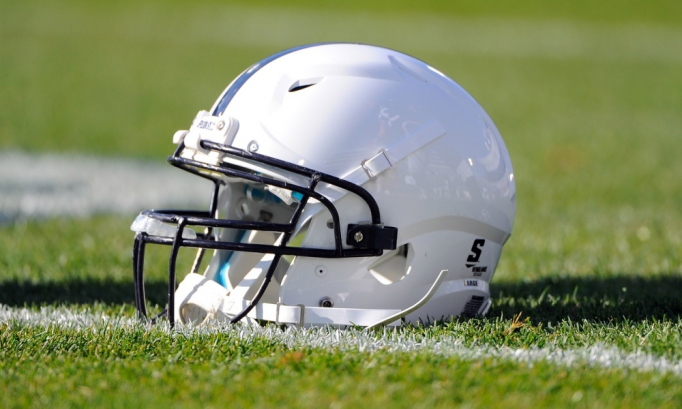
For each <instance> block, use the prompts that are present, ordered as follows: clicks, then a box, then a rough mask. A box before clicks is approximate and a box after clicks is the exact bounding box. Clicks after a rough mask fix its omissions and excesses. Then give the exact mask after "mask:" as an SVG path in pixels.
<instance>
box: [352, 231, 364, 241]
mask: <svg viewBox="0 0 682 409" xmlns="http://www.w3.org/2000/svg"><path fill="white" fill-rule="evenodd" d="M353 238H354V239H355V242H356V243H360V242H361V241H362V240H363V239H364V238H365V236H364V235H363V234H362V232H361V231H356V232H355V235H353Z"/></svg>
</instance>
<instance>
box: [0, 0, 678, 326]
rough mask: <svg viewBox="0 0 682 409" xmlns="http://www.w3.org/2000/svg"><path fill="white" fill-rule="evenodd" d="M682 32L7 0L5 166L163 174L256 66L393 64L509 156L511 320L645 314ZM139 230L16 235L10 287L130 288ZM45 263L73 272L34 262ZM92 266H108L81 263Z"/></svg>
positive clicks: (1, 142) (587, 5)
mask: <svg viewBox="0 0 682 409" xmlns="http://www.w3.org/2000/svg"><path fill="white" fill-rule="evenodd" d="M681 16H682V2H679V1H649V2H640V1H615V0H611V1H602V2H591V1H571V2H546V1H528V2H523V3H521V4H519V3H516V2H514V3H512V2H499V1H490V2H473V1H425V2H419V3H417V2H413V1H396V0H393V1H375V2H361V1H346V2H343V3H341V2H332V1H321V2H316V3H315V4H314V5H312V4H311V3H309V2H304V1H293V2H287V3H286V5H284V4H283V3H281V2H276V1H264V0H259V1H236V2H235V1H232V2H218V1H195V2H192V3H185V2H180V1H173V2H160V1H158V2H157V1H132V0H130V1H126V0H119V1H111V2H106V3H93V2H87V1H75V0H74V1H64V0H58V1H50V2H45V1H41V2H39V1H32V0H29V1H22V2H16V1H8V0H0V96H2V98H0V149H4V150H10V151H11V150H26V151H33V152H45V151H50V152H52V151H58V152H81V153H89V154H94V155H108V156H109V155H110V156H127V157H137V158H141V159H149V160H153V161H158V162H160V163H161V162H163V161H164V159H165V157H166V156H167V155H168V154H169V153H170V152H171V150H172V148H173V146H172V144H171V136H172V134H173V132H174V131H175V130H177V129H184V128H187V126H188V125H189V124H190V121H191V119H192V118H193V117H194V114H195V113H196V112H197V111H198V110H200V109H207V108H209V107H210V106H211V104H212V102H213V101H214V99H215V98H216V97H217V96H218V94H219V93H220V92H221V91H222V89H223V88H224V87H225V86H227V84H228V83H229V82H230V81H231V80H232V79H233V78H234V77H235V76H237V75H238V74H239V73H240V72H241V71H242V70H244V69H245V68H247V67H248V66H249V65H251V64H252V63H254V62H256V61H259V60H260V59H262V58H264V57H266V56H268V55H270V54H272V53H274V52H277V51H279V50H282V49H285V48H288V47H291V46H295V45H299V44H303V43H312V42H322V41H350V42H362V43H370V44H376V45H381V46H386V47H390V48H394V49H397V50H400V51H403V52H406V53H408V54H411V55H413V56H415V57H417V58H420V59H422V60H425V61H427V62H428V63H430V64H431V65H433V66H434V67H436V68H438V69H439V70H441V71H443V72H444V73H446V74H447V75H449V76H450V77H451V78H453V79H455V80H456V81H457V82H459V83H460V84H461V85H462V86H463V87H464V88H465V89H467V90H468V91H469V92H470V93H471V94H472V95H473V96H474V97H475V98H476V99H477V100H478V101H479V102H480V103H481V104H482V105H483V107H484V108H485V109H486V110H487V111H488V113H489V114H490V115H491V117H492V118H493V120H494V121H495V122H496V124H497V126H498V128H499V129H500V131H501V133H502V135H503V137H504V139H505V141H506V143H507V146H508V148H509V151H510V153H511V156H512V160H513V164H514V167H515V174H516V180H517V187H518V194H517V197H518V216H517V223H516V226H515V230H514V233H513V235H512V238H511V239H510V241H509V243H508V245H507V247H506V249H505V253H504V254H503V259H502V262H501V264H500V268H499V270H498V274H497V275H496V278H495V279H494V283H496V284H497V286H496V285H493V288H494V289H495V288H497V289H496V290H494V291H496V292H497V293H496V295H497V297H498V300H501V301H498V302H499V303H501V304H498V310H500V309H501V310H502V311H507V312H510V311H511V312H513V311H514V308H517V306H518V298H519V297H523V295H524V294H530V295H532V296H533V297H534V299H537V298H538V297H540V296H541V295H542V292H543V291H544V289H545V288H547V287H548V286H549V287H552V286H553V289H552V290H551V291H553V292H554V293H555V294H558V295H559V296H565V295H571V294H573V293H574V291H575V288H576V287H580V289H579V291H580V292H579V293H578V294H592V293H590V291H592V292H596V293H598V294H601V293H607V294H611V295H609V296H608V297H607V298H608V299H612V300H613V302H615V303H617V302H619V301H618V300H623V299H625V300H626V301H627V300H628V299H631V298H628V297H632V295H627V294H626V295H624V294H625V292H624V291H623V288H626V286H630V287H632V286H635V287H638V289H639V290H642V289H643V290H644V295H642V296H637V297H638V298H636V300H637V302H640V301H642V300H643V299H647V298H652V297H658V298H659V299H661V298H664V299H674V298H675V296H678V295H679V288H680V287H679V284H682V281H681V280H680V277H681V276H682V258H681V254H682V209H681V208H680V204H682V180H681V177H680V176H682V161H681V160H680V159H679V158H680V157H682V142H681V141H680V139H681V137H682V131H681V129H682V75H680V73H681V72H682V17H681ZM1 176H2V175H0V177H1ZM133 216H134V215H130V218H131V219H132V217H133ZM46 226H48V227H46ZM93 227H94V228H95V229H100V230H101V231H103V232H105V233H107V234H103V236H102V237H100V236H97V237H99V238H97V240H96V242H95V245H94V246H92V247H87V246H91V245H92V243H91V244H87V243H90V242H88V241H87V240H85V239H82V236H81V233H82V231H83V230H87V229H89V228H93ZM127 228H128V221H127V219H126V221H121V220H119V219H118V218H106V217H105V218H98V219H95V220H92V221H87V222H82V221H79V222H70V221H67V222H50V223H48V224H47V225H44V224H43V225H35V224H30V225H29V227H28V228H27V227H26V226H8V227H5V228H3V232H2V236H3V237H2V240H3V241H4V247H3V248H5V249H9V248H12V249H15V250H16V251H15V252H13V253H12V255H11V256H10V255H9V252H7V253H6V255H5V256H4V257H3V263H4V265H3V266H2V267H3V270H4V271H6V272H8V273H3V275H4V278H3V280H4V281H5V282H6V283H7V282H10V281H12V282H15V283H16V282H17V280H19V281H21V280H22V278H21V277H23V278H24V279H26V280H29V281H32V282H34V283H38V282H45V280H75V279H80V278H78V277H81V278H82V276H87V277H115V278H114V281H118V280H120V281H121V282H126V283H127V282H128V280H129V278H128V277H126V274H127V271H128V268H129V265H128V263H129V259H128V254H127V253H122V251H123V250H122V249H123V248H126V249H127V248H128V245H129V240H131V239H132V234H131V233H130V232H129V231H128V230H127ZM46 230H48V231H46ZM51 234H52V235H53V237H51ZM35 235H42V236H41V237H42V238H41V239H40V240H38V241H35V240H32V239H31V236H35ZM56 236H58V237H59V239H57V238H56ZM17 238H18V239H17ZM84 240H85V241H84ZM108 240H111V241H112V242H113V243H114V244H107V241H108ZM19 243H23V244H19ZM121 243H123V244H121ZM38 246H43V247H42V248H43V249H44V248H49V249H53V250H49V251H46V252H45V253H44V254H59V255H63V254H65V256H64V257H66V258H65V259H64V258H61V259H60V258H59V257H57V261H55V260H53V259H50V260H47V259H46V258H45V257H35V256H34V255H35V253H36V251H38V250H39V249H38ZM126 251H127V250H126ZM112 253H115V255H112ZM77 254H90V255H91V256H92V257H93V258H95V259H96V260H100V261H99V263H94V264H93V263H87V262H85V261H83V262H82V263H75V264H69V263H68V260H79V259H80V257H81V256H77ZM164 257H165V256H164ZM59 260H62V261H63V260H67V262H63V263H61V262H59ZM103 266H105V267H103ZM162 268H163V265H162V266H159V270H158V271H159V272H160V271H161V270H162ZM159 274H160V273H159ZM576 280H577V281H576ZM599 283H602V285H601V286H600V285H599ZM595 286H596V287H595ZM585 287H590V288H592V290H590V289H589V288H588V289H586V288H585ZM12 288H14V287H12ZM159 288H160V291H162V287H159ZM595 288H596V289H595ZM7 289H9V287H7ZM15 290H16V288H14V290H12V291H13V293H14V294H20V293H21V291H18V290H16V291H15ZM633 290H634V289H632V288H631V289H630V293H629V294H633V293H634V291H633ZM17 291H18V292H17ZM44 291H48V290H47V289H45V290H44ZM93 291H94V290H93ZM585 292H586V293H585ZM510 293H511V298H510V296H509V294H510ZM37 294H39V296H40V294H42V295H45V294H46V293H44V292H42V290H41V291H40V292H38V293H37ZM131 295H132V294H131ZM586 296H587V295H586ZM505 297H507V298H505ZM623 297H625V298H623ZM38 298H40V297H38ZM79 299H81V298H79ZM131 299H132V297H131ZM46 300H48V301H49V300H54V299H53V298H49V297H47V298H46ZM82 300H85V301H87V300H90V298H88V297H85V298H82ZM505 300H506V301H505ZM0 301H2V300H0ZM4 302H8V300H5V301H4ZM505 303H506V304H505ZM10 304H11V303H10ZM640 307H641V308H644V309H646V308H647V305H646V304H645V305H644V306H643V307H642V305H640V306H639V307H637V308H640ZM525 308H532V306H530V305H526V307H525ZM676 308H677V309H676ZM675 311H677V312H675ZM559 312H560V313H561V314H564V313H566V311H564V310H561V311H559ZM668 312H669V314H670V313H672V314H673V315H674V314H678V315H679V314H680V303H679V302H677V303H676V304H673V307H672V310H669V311H668ZM611 313H614V314H617V313H618V311H617V310H613V311H611Z"/></svg>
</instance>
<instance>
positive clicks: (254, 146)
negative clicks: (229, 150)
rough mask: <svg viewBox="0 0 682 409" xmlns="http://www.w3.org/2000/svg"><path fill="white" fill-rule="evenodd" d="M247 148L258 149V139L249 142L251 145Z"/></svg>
mask: <svg viewBox="0 0 682 409" xmlns="http://www.w3.org/2000/svg"><path fill="white" fill-rule="evenodd" d="M247 149H248V150H249V152H256V151H258V142H256V141H251V142H249V147H248V148H247Z"/></svg>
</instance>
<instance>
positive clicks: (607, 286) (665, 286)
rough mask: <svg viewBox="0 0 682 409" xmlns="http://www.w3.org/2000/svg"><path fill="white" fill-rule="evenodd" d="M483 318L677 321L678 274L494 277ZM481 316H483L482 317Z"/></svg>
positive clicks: (111, 295) (85, 297)
mask: <svg viewBox="0 0 682 409" xmlns="http://www.w3.org/2000/svg"><path fill="white" fill-rule="evenodd" d="M491 287H492V298H493V307H492V308H491V309H490V311H489V313H488V316H487V319H490V318H498V317H503V318H508V319H511V318H512V317H514V316H516V315H518V314H519V313H522V315H523V317H524V318H526V317H528V318H530V320H531V321H532V322H533V323H536V324H537V323H540V322H559V321H564V320H566V319H569V318H570V319H571V320H573V321H583V320H588V321H593V322H614V323H617V322H623V321H642V320H653V319H656V320H664V319H666V320H673V321H677V320H680V319H682V276H681V275H679V274H678V273H670V274H667V275H657V276H655V277H642V276H628V275H623V276H618V277H606V278H597V277H556V278H543V279H540V280H535V281H528V282H522V281H513V282H512V281H496V280H494V281H493V283H492V285H491ZM145 288H146V295H147V300H148V301H149V302H150V304H151V305H165V304H166V302H167V294H168V286H167V282H166V281H165V280H163V279H157V280H148V281H147V282H146V286H145ZM134 300H135V299H134V293H133V284H132V282H127V281H120V280H116V281H114V280H106V279H104V280H101V279H98V280H78V281H75V280H74V281H65V282H45V283H40V282H39V283H32V282H17V281H6V282H0V304H4V305H7V306H10V307H23V306H41V305H84V304H94V303H104V304H110V305H121V304H129V305H130V304H134V302H135V301H134ZM484 319H486V318H484Z"/></svg>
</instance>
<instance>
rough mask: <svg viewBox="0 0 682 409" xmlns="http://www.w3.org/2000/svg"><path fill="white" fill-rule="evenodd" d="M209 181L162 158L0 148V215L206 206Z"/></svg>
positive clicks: (87, 213)
mask: <svg viewBox="0 0 682 409" xmlns="http://www.w3.org/2000/svg"><path fill="white" fill-rule="evenodd" d="M211 190H212V189H211V185H210V183H209V182H203V180H202V179H200V178H198V177H196V176H193V175H191V174H189V173H187V172H184V171H182V170H180V169H177V168H174V167H172V166H171V165H168V164H167V163H165V161H163V160H159V161H158V162H144V161H139V160H133V159H114V158H100V157H94V156H79V155H66V154H53V153H44V154H28V153H24V152H18V151H10V152H0V221H3V220H5V221H6V220H13V219H20V218H36V217H49V216H71V217H87V216H91V215H93V214H99V213H115V214H130V215H131V217H134V215H135V214H136V213H138V212H139V211H141V210H145V209H150V208H163V207H169V206H186V207H187V206H189V207H193V208H201V209H208V203H209V199H210V194H211Z"/></svg>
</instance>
